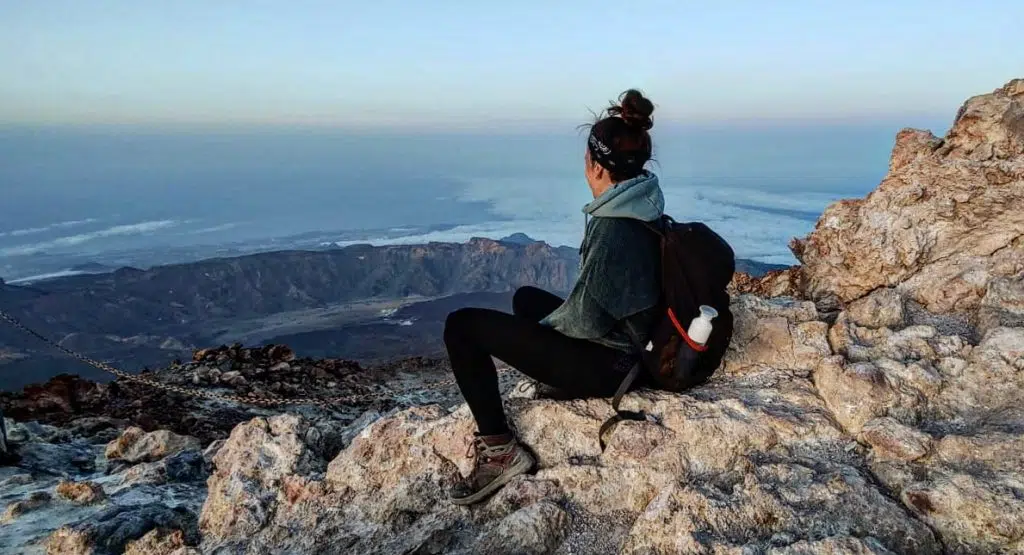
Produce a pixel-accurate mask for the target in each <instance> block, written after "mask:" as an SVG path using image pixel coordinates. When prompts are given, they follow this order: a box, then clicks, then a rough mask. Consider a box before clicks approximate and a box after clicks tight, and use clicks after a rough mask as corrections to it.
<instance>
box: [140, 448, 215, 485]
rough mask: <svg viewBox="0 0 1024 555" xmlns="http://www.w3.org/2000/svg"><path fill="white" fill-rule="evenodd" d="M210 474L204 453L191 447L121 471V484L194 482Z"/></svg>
mask: <svg viewBox="0 0 1024 555" xmlns="http://www.w3.org/2000/svg"><path fill="white" fill-rule="evenodd" d="M207 476H208V474H207V472H206V461H205V460H204V459H203V455H202V453H200V452H199V451H197V450H194V449H190V450H186V451H181V452H179V453H176V454H174V455H171V456H169V457H166V458H164V459H161V460H159V461H156V462H151V463H142V464H137V465H135V466H132V467H130V468H128V469H127V470H125V471H124V472H122V473H121V485H122V486H132V485H141V484H154V485H159V484H166V483H181V482H194V481H198V480H204V479H206V477H207Z"/></svg>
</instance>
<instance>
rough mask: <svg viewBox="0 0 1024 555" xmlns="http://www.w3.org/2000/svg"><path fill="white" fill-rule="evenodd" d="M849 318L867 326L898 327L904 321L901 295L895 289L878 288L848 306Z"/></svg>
mask: <svg viewBox="0 0 1024 555" xmlns="http://www.w3.org/2000/svg"><path fill="white" fill-rule="evenodd" d="M849 313H850V319H851V320H853V322H854V323H856V324H857V325H858V326H864V327H868V328H900V327H903V321H904V317H905V315H904V301H903V296H902V295H900V294H899V292H897V291H896V290H895V289H879V290H877V291H875V292H873V293H871V294H870V295H868V296H867V297H864V298H862V299H858V300H856V301H854V302H853V303H852V304H851V305H850V308H849Z"/></svg>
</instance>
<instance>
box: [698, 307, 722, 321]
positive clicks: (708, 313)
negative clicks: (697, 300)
mask: <svg viewBox="0 0 1024 555" xmlns="http://www.w3.org/2000/svg"><path fill="white" fill-rule="evenodd" d="M700 315H701V316H703V317H704V318H707V319H708V320H711V319H713V318H717V317H718V311H717V310H715V308H714V307H711V306H708V305H706V304H702V305H700Z"/></svg>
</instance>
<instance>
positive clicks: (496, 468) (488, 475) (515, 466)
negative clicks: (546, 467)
mask: <svg viewBox="0 0 1024 555" xmlns="http://www.w3.org/2000/svg"><path fill="white" fill-rule="evenodd" d="M470 449H471V452H470V453H467V456H471V457H475V458H476V464H475V465H474V466H473V472H472V473H471V474H470V475H469V477H468V478H466V479H465V480H464V481H463V482H462V483H460V484H457V485H456V486H455V487H453V488H452V490H451V494H450V496H451V500H452V503H455V504H456V505H472V504H473V503H477V502H479V501H481V500H483V499H484V498H486V497H487V496H489V495H491V494H492V493H494V492H496V491H498V489H500V488H501V486H504V485H505V484H507V483H508V481H509V480H511V479H512V478H514V477H516V476H518V475H520V474H523V473H526V472H528V471H529V470H530V469H531V468H533V465H534V463H535V462H536V461H534V459H533V456H531V455H530V454H529V453H528V452H527V451H526V449H523V447H522V446H521V445H519V442H517V441H516V440H515V438H513V437H512V434H502V435H497V436H480V435H478V436H476V437H475V438H474V439H473V444H472V445H471V446H470Z"/></svg>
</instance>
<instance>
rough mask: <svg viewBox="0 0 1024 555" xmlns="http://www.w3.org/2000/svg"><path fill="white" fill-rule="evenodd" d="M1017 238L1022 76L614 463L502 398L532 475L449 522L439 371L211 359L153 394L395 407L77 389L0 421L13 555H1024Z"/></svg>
mask: <svg viewBox="0 0 1024 555" xmlns="http://www.w3.org/2000/svg"><path fill="white" fill-rule="evenodd" d="M1022 214H1024V80H1017V81H1013V82H1011V83H1009V84H1008V85H1006V86H1005V87H1003V88H1002V89H999V90H998V91H996V92H994V93H992V94H988V95H982V96H979V97H975V98H972V99H970V100H968V101H967V103H966V104H965V105H964V107H963V108H962V109H961V111H960V113H959V114H958V116H957V120H956V123H955V124H954V125H953V127H952V129H951V130H950V132H949V134H948V135H947V136H946V137H945V138H942V139H940V138H936V137H932V136H931V135H930V134H928V133H926V132H920V131H904V132H901V133H900V134H899V135H898V137H897V142H896V146H895V148H894V150H893V157H892V163H891V165H890V172H889V174H888V175H887V177H886V178H885V180H884V181H883V182H882V184H881V186H880V187H879V188H878V190H876V191H875V192H874V193H872V194H871V195H869V196H868V197H867V198H866V199H863V200H858V201H844V202H841V203H837V204H836V205H834V206H832V207H830V208H829V210H828V211H826V213H825V214H824V216H823V217H822V219H821V221H820V222H819V224H818V226H817V228H816V230H815V231H814V232H813V233H812V234H811V235H810V236H809V237H807V238H806V239H803V240H800V241H798V242H795V243H794V251H795V252H796V253H797V254H798V256H799V257H800V259H801V261H802V262H803V265H802V267H800V268H797V269H792V270H786V271H782V272H775V273H772V274H769V275H768V276H765V277H764V278H761V279H744V280H738V281H737V283H736V292H737V295H736V297H735V299H734V304H733V309H734V312H735V315H736V333H735V337H734V340H733V344H732V346H731V348H730V351H729V353H728V356H727V358H726V360H725V362H724V364H723V367H722V368H721V369H720V370H719V371H718V372H717V373H716V375H715V376H714V377H713V379H712V380H711V381H710V382H709V383H708V384H706V385H704V386H702V387H700V388H697V389H695V390H693V391H690V392H688V393H686V394H669V393H663V392H655V391H641V392H637V393H633V394H630V395H628V396H627V397H626V398H625V400H624V403H623V404H624V408H627V409H633V410H638V409H642V410H644V411H645V412H646V413H647V414H648V415H650V417H651V418H650V419H649V421H647V422H624V423H622V424H620V425H619V426H618V427H617V428H616V429H615V430H614V432H613V433H612V434H611V437H610V443H609V446H608V449H607V450H606V451H605V452H603V453H602V452H601V450H600V448H599V446H598V438H597V430H598V427H599V426H600V424H601V422H602V421H603V420H604V419H605V418H606V417H608V416H609V415H610V414H611V410H610V407H609V404H608V402H607V400H602V399H591V400H574V401H555V400H551V399H545V398H538V397H537V396H536V394H535V392H534V391H533V389H532V388H531V387H522V388H521V387H513V388H508V389H509V391H508V395H507V397H508V401H507V408H508V413H509V415H510V417H511V419H512V421H513V423H514V425H515V428H516V430H517V432H518V434H519V435H520V437H521V438H522V439H523V440H524V441H525V442H526V443H527V444H528V445H529V446H530V447H531V448H532V449H533V450H534V451H535V453H536V455H537V458H538V461H539V465H538V468H537V470H536V472H535V473H532V474H530V475H526V476H522V477H519V478H517V479H516V480H514V481H513V482H512V483H511V484H509V485H508V486H507V487H505V488H504V489H503V490H501V491H500V492H499V493H498V494H497V495H495V496H494V497H493V498H491V499H490V500H488V501H487V502H485V503H483V504H481V505H479V506H475V507H470V508H465V507H455V506H453V505H451V504H450V503H448V502H446V500H445V490H446V489H447V487H448V486H449V485H451V484H452V483H454V482H455V481H456V480H458V479H459V476H460V475H462V474H465V473H466V472H468V471H469V469H470V467H471V465H472V461H471V460H470V459H467V458H466V450H467V447H468V446H469V437H470V435H471V433H472V431H473V424H472V419H471V418H470V415H469V413H468V410H467V408H466V407H465V406H464V405H461V404H458V402H457V398H454V397H452V393H453V392H452V391H451V390H448V391H447V392H444V393H441V392H435V391H431V392H428V393H426V394H423V393H418V394H416V395H413V394H412V393H411V392H413V391H419V390H421V389H422V388H423V384H424V380H427V381H428V382H431V383H432V382H433V380H434V379H435V377H436V379H441V377H442V376H443V371H442V370H441V367H440V366H437V365H436V363H433V362H429V361H419V362H407V363H404V364H406V365H407V366H404V367H400V368H396V369H390V370H387V371H390V372H392V373H391V374H390V375H389V374H387V371H385V373H383V374H382V373H379V371H378V370H376V369H361V368H353V367H350V366H348V365H346V364H344V363H340V362H332V361H323V362H318V361H308V360H303V361H298V360H288V359H289V358H290V355H289V354H288V351H286V350H285V349H283V348H281V347H273V348H268V349H267V350H265V351H264V350H260V351H245V350H239V349H226V350H225V349H222V350H217V351H212V352H206V353H198V354H197V356H196V358H197V360H196V361H194V362H192V363H189V364H187V365H179V366H177V367H175V368H171V369H166V370H164V371H161V372H158V373H157V374H161V378H160V379H162V380H166V381H167V382H169V383H170V382H174V383H181V384H191V386H194V387H206V388H214V389H215V390H222V391H229V390H230V391H236V392H238V393H244V392H246V391H251V392H274V393H278V394H280V395H306V394H308V392H310V391H312V390H317V392H318V393H319V394H323V392H325V391H332V390H334V389H338V390H340V391H342V392H345V394H348V393H347V392H349V391H351V392H353V394H362V393H373V392H375V391H377V390H376V389H375V388H381V387H382V385H381V384H386V385H387V387H388V388H389V391H388V394H389V395H395V394H394V391H398V392H399V393H398V394H397V396H394V397H393V398H392V399H391V400H390V401H388V404H380V405H378V406H370V405H359V404H358V403H357V404H355V405H353V406H352V407H351V408H349V409H345V410H340V409H338V410H331V411H327V410H325V409H319V408H295V409H289V410H288V411H287V412H281V411H263V412H261V413H257V412H255V411H254V410H250V409H245V410H243V409H238V408H228V407H227V406H221V405H219V404H218V403H215V402H212V401H201V402H200V401H189V400H186V399H182V398H178V397H171V396H164V394H156V393H149V394H143V393H140V392H136V393H131V392H132V391H135V390H134V389H133V387H134V386H130V385H127V384H115V385H114V386H110V387H109V388H108V389H106V390H103V389H102V388H100V387H99V386H88V385H83V384H81V383H79V382H75V381H74V380H71V379H70V378H64V380H65V381H64V382H61V383H63V384H65V385H60V386H57V385H53V384H51V385H50V386H47V387H48V388H49V389H47V387H44V388H41V389H39V390H35V392H34V393H33V392H29V393H28V395H27V396H21V397H18V398H16V399H15V398H8V399H6V400H4V403H5V407H10V408H6V409H5V410H9V413H8V416H15V420H16V421H17V422H14V421H12V422H9V424H10V425H11V436H12V439H13V440H14V442H15V443H16V444H17V449H18V453H19V455H20V462H19V463H18V466H7V467H2V468H0V481H2V482H0V502H3V503H6V504H7V505H6V506H7V508H6V512H4V514H3V516H2V517H0V521H2V522H3V523H2V524H0V545H4V546H9V547H8V548H7V549H8V550H10V551H11V552H29V553H31V552H49V553H120V552H125V553H136V554H142V553H146V554H171V553H174V554H179V555H180V554H188V553H203V554H215V553H216V554H230V553H310V554H312V553H381V554H384V553H388V554H390V553H402V554H413V553H415V554H427V553H465V554H469V553H556V554H570V553H574V554H576V553H635V554H640V553H644V554H647V553H716V554H730V553H735V554H737V555H739V554H748V553H750V554H753V553H763V554H778V555H781V554H794V555H795V554H807V553H831V554H869V553H870V554H883V553H1024V472H1022V470H1021V469H1022V468H1024V325H1022V322H1024V219H1022ZM246 353H248V354H246ZM247 358H248V359H250V362H246V359H247ZM271 363H273V364H271ZM281 363H287V365H288V366H287V368H286V367H285V366H279V365H280V364H281ZM385 377H387V378H388V380H384V378H385ZM513 378H514V375H513V374H509V375H508V379H513ZM332 382H333V383H335V385H334V386H329V385H328V384H330V383H332ZM61 388H63V389H61ZM392 390H394V391H392ZM66 391H71V392H73V393H67V394H65V393H64V392H66ZM401 392H407V393H401ZM147 395H148V396H147ZM94 397H95V398H94ZM33 399H34V400H33ZM44 399H52V402H50V401H47V402H50V404H49V405H47V404H46V402H44V401H43V400H44ZM187 403H193V404H190V405H189V404H187ZM178 404H181V406H180V407H179V406H177V405H178ZM103 407H108V408H107V409H104V408H103ZM105 410H106V412H104V411H105ZM259 410H262V409H259ZM18 411H21V412H18ZM203 411H209V412H203ZM218 411H235V412H233V413H231V414H233V416H231V417H223V418H221V417H218V416H216V415H219V414H222V413H221V412H218ZM187 414H201V415H203V416H202V418H203V419H206V420H208V422H206V423H203V424H199V423H197V422H193V421H190V420H187V418H186V416H185V415H187ZM183 418H186V420H183ZM146 419H149V420H146ZM39 421H42V422H45V423H39ZM236 424H237V425H236Z"/></svg>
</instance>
